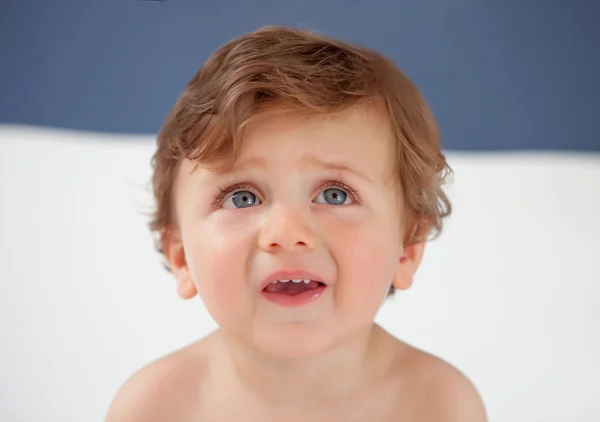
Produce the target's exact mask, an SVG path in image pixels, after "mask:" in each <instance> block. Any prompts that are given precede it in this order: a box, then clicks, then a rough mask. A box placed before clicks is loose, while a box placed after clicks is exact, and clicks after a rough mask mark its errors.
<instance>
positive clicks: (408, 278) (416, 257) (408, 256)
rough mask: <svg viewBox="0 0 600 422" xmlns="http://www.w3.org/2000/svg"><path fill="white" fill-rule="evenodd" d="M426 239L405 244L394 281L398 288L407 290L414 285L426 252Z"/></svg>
mask: <svg viewBox="0 0 600 422" xmlns="http://www.w3.org/2000/svg"><path fill="white" fill-rule="evenodd" d="M426 243H427V241H426V240H422V241H420V242H414V243H410V244H408V245H405V246H404V250H403V251H402V256H401V257H400V262H399V263H398V270H397V272H396V277H394V281H393V282H392V284H393V286H394V287H395V288H396V289H398V290H406V289H408V288H410V286H412V283H413V280H414V277H415V274H416V273H417V270H418V269H419V265H421V259H422V258H423V253H424V252H425V244H426Z"/></svg>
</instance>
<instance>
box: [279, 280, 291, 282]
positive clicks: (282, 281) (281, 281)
mask: <svg viewBox="0 0 600 422" xmlns="http://www.w3.org/2000/svg"><path fill="white" fill-rule="evenodd" d="M279 281H280V282H281V283H287V282H288V281H290V280H279Z"/></svg>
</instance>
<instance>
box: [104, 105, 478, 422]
mask: <svg viewBox="0 0 600 422" xmlns="http://www.w3.org/2000/svg"><path fill="white" fill-rule="evenodd" d="M394 145H395V144H394V137H393V134H392V131H391V129H390V127H389V124H387V123H386V119H385V113H384V112H383V111H382V110H380V109H377V108H365V107H356V108H353V109H349V110H346V111H344V112H340V113H337V114H333V115H327V116H311V117H310V118H309V117H306V116H294V115H278V114H276V113H275V114H273V115H270V114H265V115H264V116H261V117H260V118H257V119H256V120H254V123H253V124H252V125H250V126H249V127H248V128H247V131H246V135H245V140H244V144H243V146H242V149H241V154H240V157H239V161H238V162H237V163H236V165H235V166H234V167H233V168H232V169H230V170H229V171H227V172H226V173H218V172H215V171H213V170H211V169H210V168H207V167H203V166H201V165H200V166H198V167H197V168H196V167H195V166H194V165H193V163H191V162H188V161H184V162H183V163H182V166H181V169H180V173H179V175H178V176H179V177H178V178H177V182H176V186H175V209H176V212H177V221H178V228H177V230H175V229H173V230H172V232H170V233H169V234H168V235H166V236H165V237H164V241H163V242H164V245H163V246H164V247H163V249H164V250H165V256H166V258H167V259H168V260H169V263H170V266H171V268H172V270H173V275H174V277H175V279H176V283H177V291H178V294H179V295H180V296H181V297H182V298H184V299H189V298H193V297H196V296H198V295H199V296H200V297H201V298H202V301H203V303H204V305H205V306H206V308H207V310H208V311H209V313H210V314H211V316H212V317H213V319H214V320H215V321H216V322H217V324H218V325H219V327H220V330H219V331H217V332H215V333H214V334H212V335H210V336H208V337H207V338H206V339H204V340H201V341H199V342H197V343H195V344H193V345H191V346H189V347H187V348H185V349H183V350H180V351H178V352H175V353H173V354H171V355H169V356H167V357H164V358H162V359H160V360H158V361H156V362H154V363H152V364H150V365H149V366H147V367H146V368H144V369H142V370H141V371H139V372H138V373H137V374H135V375H134V376H133V377H132V378H131V379H130V380H129V381H128V382H127V383H126V384H125V385H124V386H123V388H122V389H121V390H120V392H119V393H118V395H117V397H116V398H115V400H114V403H113V404H112V406H111V409H110V411H109V415H108V418H107V421H108V422H116V421H127V422H136V421H143V422H153V421H165V422H186V421H210V422H214V421H223V422H229V421H231V422H234V421H235V422H238V421H250V422H251V421H261V422H265V421H273V422H281V421H290V422H294V421H327V422H330V421H336V420H343V421H368V422H375V421H383V422H385V421H419V422H427V421H435V422H452V421H460V422H483V421H485V412H484V410H483V405H482V403H481V399H480V398H479V395H478V394H477V392H476V391H475V389H474V387H473V386H472V385H471V383H470V382H469V381H468V380H467V379H466V378H465V377H464V376H463V375H462V374H461V373H460V372H459V371H457V370H456V369H454V368H453V367H452V366H451V365H449V364H447V363H445V362H443V361H442V360H440V359H438V358H436V357H433V356H431V355H429V354H427V353H425V352H423V351H420V350H418V349H416V348H414V347H411V346H409V345H407V344H405V343H403V342H402V341H399V340H396V339H395V338H393V337H392V336H390V335H389V334H387V333H386V332H385V331H384V330H382V329H381V328H379V327H377V326H376V325H374V324H373V320H374V318H375V315H376V313H377V311H378V309H379V308H380V306H381V304H382V302H383V301H384V299H385V297H386V294H387V293H388V291H389V289H390V286H393V287H394V288H395V289H397V290H406V289H408V288H409V287H410V286H411V285H412V283H413V277H414V274H415V272H416V271H417V269H418V267H419V264H420V262H421V257H422V255H423V251H424V247H425V242H424V241H421V242H412V243H410V242H409V243H407V242H405V241H404V238H405V234H406V233H410V231H412V230H413V229H412V228H411V227H410V226H409V223H408V221H409V219H407V218H405V216H404V213H403V211H402V210H401V208H400V207H399V203H398V201H397V195H395V194H390V192H394V193H395V192H397V191H394V190H393V189H394V185H393V184H391V183H390V169H391V168H393V166H392V163H393V161H392V160H391V158H390V157H393V156H394V154H393V151H394V150H393V146H394ZM236 195H237V196H236ZM236 197H237V198H238V199H240V198H243V199H244V200H243V201H241V202H240V201H238V200H234V199H235V198H236ZM281 270H304V271H309V272H310V273H312V274H316V277H318V280H320V281H322V282H323V283H324V285H325V286H326V287H325V288H324V290H323V292H322V294H321V296H320V297H319V298H318V299H316V300H311V301H310V302H308V303H304V304H302V305H301V306H282V305H280V304H275V303H273V302H271V301H269V300H267V299H266V298H265V295H264V294H263V292H264V286H265V284H264V282H265V280H267V281H268V283H267V285H269V284H271V281H272V280H270V279H269V277H270V274H274V272H275V271H281ZM290 278H292V277H290ZM301 278H306V277H301Z"/></svg>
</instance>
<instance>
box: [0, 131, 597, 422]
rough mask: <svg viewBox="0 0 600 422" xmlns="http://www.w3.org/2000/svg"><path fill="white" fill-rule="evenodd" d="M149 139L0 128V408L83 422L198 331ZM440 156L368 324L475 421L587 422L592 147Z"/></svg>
mask: <svg viewBox="0 0 600 422" xmlns="http://www.w3.org/2000/svg"><path fill="white" fill-rule="evenodd" d="M84 138H85V139H84ZM127 140H130V141H131V142H124V141H127ZM153 142H154V141H153V140H152V139H151V138H150V137H144V138H141V139H140V138H139V137H137V138H135V137H124V136H119V137H116V136H108V135H98V134H85V133H79V132H63V131H56V130H46V129H41V128H35V129H32V128H23V127H14V126H0V180H1V182H0V198H1V201H2V202H1V208H0V216H1V218H0V235H1V236H0V253H1V255H0V282H1V283H0V335H1V336H2V347H1V349H0V420H2V421H7V422H13V421H15V422H17V421H19V422H20V421H27V422H29V421H31V422H37V421H45V422H51V421H57V422H70V421H73V422H81V421H86V422H88V421H89V422H91V421H101V420H102V419H103V416H104V413H105V411H106V408H107V406H108V404H109V402H110V400H111V399H112V396H113V395H114V393H115V392H116V390H117V388H118V387H119V386H120V384H121V383H122V382H123V381H124V380H125V379H126V378H127V377H128V376H129V375H130V374H131V373H132V372H133V371H135V370H136V369H138V368H139V367H140V366H142V365H144V364H145V363H147V362H149V361H151V360H154V359H155V358H157V357H159V356H161V355H163V354H165V353H168V352H170V351H172V350H175V349H177V348H179V347H182V346H184V345H185V344H187V343H190V342H192V341H194V340H196V339H197V338H198V337H200V336H202V335H204V334H206V333H208V332H209V331H211V330H212V329H213V328H215V325H214V323H213V322H212V320H211V319H210V317H209V316H208V314H207V313H206V312H205V310H204V309H203V307H202V304H201V302H200V301H199V300H194V301H189V302H184V301H181V300H180V299H178V298H177V296H176V294H175V290H174V284H173V282H172V279H171V276H170V275H169V274H167V273H166V271H164V270H163V268H162V266H161V264H160V259H159V256H158V255H157V254H156V253H155V252H154V249H153V247H152V240H151V237H150V234H149V232H148V231H147V229H146V222H147V219H146V218H145V216H144V215H143V214H142V213H143V212H145V211H147V210H148V208H146V206H147V205H149V204H150V202H149V201H150V196H149V194H148V193H147V191H145V187H146V184H147V181H148V179H149V177H150V165H149V162H150V156H151V154H152V152H153V147H154V144H153ZM449 162H450V164H451V165H452V166H453V168H454V170H455V178H454V184H453V185H452V187H451V189H450V190H449V192H450V196H451V199H452V201H453V203H454V207H455V212H454V215H453V216H452V217H451V218H450V220H448V223H447V226H446V231H445V232H444V234H443V235H442V236H441V237H440V238H439V239H438V240H436V241H434V242H432V243H431V244H430V245H429V246H428V249H427V254H426V257H425V259H424V262H423V266H422V269H421V271H420V273H419V275H418V277H417V280H416V284H415V285H414V287H413V288H412V289H411V290H409V291H408V292H405V293H403V294H400V295H399V296H398V297H397V298H396V299H394V300H392V301H390V302H388V303H387V304H386V305H385V306H384V309H382V311H381V313H380V315H379V317H378V320H379V321H380V322H381V323H382V325H383V326H384V327H386V328H387V329H388V330H390V331H391V332H393V333H394V334H396V335H398V336H399V337H401V338H402V339H404V340H405V341H408V342H409V343H412V344H414V345H415V346H417V347H420V348H423V349H425V350H427V351H429V352H431V353H433V354H436V355H438V356H440V357H442V358H444V359H446V360H448V361H450V362H451V363H452V364H454V365H455V366H457V367H458V368H459V369H461V370H462V371H463V372H464V373H466V374H467V375H468V376H469V378H470V379H471V380H473V382H474V383H475V384H476V386H477V387H478V389H479V391H480V393H481V394H482V396H483V398H484V401H485V403H486V407H487V409H488V413H489V416H490V420H491V421H512V422H525V421H528V422H529V421H531V422H533V421H536V422H537V421H540V422H542V421H543V422H553V421H557V422H558V421H561V422H564V421H569V422H584V421H589V422H592V421H599V420H600V400H598V398H599V392H600V387H599V381H598V380H599V379H600V334H599V332H600V328H599V321H600V300H599V297H600V272H599V270H598V262H599V254H600V241H599V240H598V239H599V237H600V212H599V211H598V210H599V209H600V155H591V154H579V155H574V154H571V155H569V154H551V153H545V154H539V153H537V154H534V153H522V154H449Z"/></svg>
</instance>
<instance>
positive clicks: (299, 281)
mask: <svg viewBox="0 0 600 422" xmlns="http://www.w3.org/2000/svg"><path fill="white" fill-rule="evenodd" d="M292 283H302V280H292Z"/></svg>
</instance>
